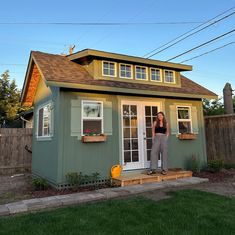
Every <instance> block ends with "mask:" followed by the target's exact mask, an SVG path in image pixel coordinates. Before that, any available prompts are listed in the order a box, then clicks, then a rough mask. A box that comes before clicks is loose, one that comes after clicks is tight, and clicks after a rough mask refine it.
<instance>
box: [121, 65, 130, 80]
mask: <svg viewBox="0 0 235 235" xmlns="http://www.w3.org/2000/svg"><path fill="white" fill-rule="evenodd" d="M120 77H121V78H132V66H131V65H128V64H120Z"/></svg>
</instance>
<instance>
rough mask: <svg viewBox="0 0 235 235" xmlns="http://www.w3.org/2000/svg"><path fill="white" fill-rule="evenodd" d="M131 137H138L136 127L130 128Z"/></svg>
mask: <svg viewBox="0 0 235 235" xmlns="http://www.w3.org/2000/svg"><path fill="white" fill-rule="evenodd" d="M131 138H138V129H137V128H131Z"/></svg>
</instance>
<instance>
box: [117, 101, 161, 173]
mask: <svg viewBox="0 0 235 235" xmlns="http://www.w3.org/2000/svg"><path fill="white" fill-rule="evenodd" d="M160 105H161V104H160V102H143V101H122V103H121V118H122V165H123V168H124V170H133V169H143V168H148V167H149V164H150V153H151V148H152V123H153V121H154V120H155V118H156V115H157V112H158V111H159V110H160V109H161V106H160ZM159 160H160V159H159ZM159 163H160V161H159Z"/></svg>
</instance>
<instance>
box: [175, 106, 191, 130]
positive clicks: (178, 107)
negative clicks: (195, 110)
mask: <svg viewBox="0 0 235 235" xmlns="http://www.w3.org/2000/svg"><path fill="white" fill-rule="evenodd" d="M180 108H188V109H189V117H190V119H180V118H178V110H179V109H180ZM176 115H177V130H178V134H181V133H180V131H179V122H190V129H191V132H190V133H193V129H192V128H193V125H192V109H191V106H187V105H177V106H176Z"/></svg>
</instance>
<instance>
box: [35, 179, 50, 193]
mask: <svg viewBox="0 0 235 235" xmlns="http://www.w3.org/2000/svg"><path fill="white" fill-rule="evenodd" d="M32 185H33V188H34V190H36V191H39V190H46V189H47V188H48V186H49V185H48V182H47V180H46V179H43V178H34V179H32Z"/></svg>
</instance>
